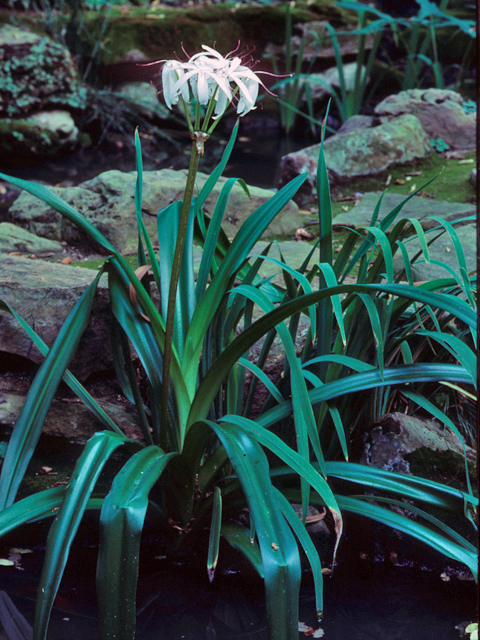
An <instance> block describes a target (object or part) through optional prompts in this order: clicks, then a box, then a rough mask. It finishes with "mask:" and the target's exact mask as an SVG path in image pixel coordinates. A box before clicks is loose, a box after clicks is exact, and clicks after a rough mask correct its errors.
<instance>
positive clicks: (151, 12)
mask: <svg viewBox="0 0 480 640" xmlns="http://www.w3.org/2000/svg"><path fill="white" fill-rule="evenodd" d="M285 11H286V3H281V4H279V5H273V6H272V5H266V6H260V5H257V6H252V5H248V4H246V5H242V6H237V5H235V4H234V3H222V4H221V5H211V6H205V7H198V8H193V9H190V8H188V9H171V8H169V7H165V6H140V7H134V6H131V5H124V6H122V7H120V6H114V7H112V10H111V13H110V19H109V24H108V27H107V30H106V32H105V33H104V34H103V35H102V43H103V45H102V47H101V50H100V52H99V56H100V61H101V63H103V64H105V65H111V64H116V63H117V62H120V61H122V60H123V58H124V57H125V55H126V54H127V53H128V52H129V51H131V50H133V49H139V50H141V51H142V53H143V54H145V56H146V58H148V59H150V60H162V59H170V58H171V57H172V56H173V55H174V53H175V52H177V53H178V54H180V53H181V47H182V46H183V48H184V49H185V50H186V51H187V52H188V53H193V52H195V51H196V50H197V49H199V48H200V47H201V45H202V44H207V45H213V44H215V46H216V48H217V49H218V50H219V51H221V52H222V53H226V52H228V51H231V50H232V49H234V48H235V47H236V45H237V43H238V42H240V43H241V45H242V47H249V48H253V49H254V57H255V58H261V55H262V53H263V50H264V48H265V45H266V44H267V43H268V42H273V43H276V44H283V43H284V41H285ZM346 15H347V14H346V12H345V11H344V10H342V9H339V8H338V7H336V6H335V2H334V0H316V1H315V2H313V3H311V4H308V3H307V2H302V3H298V4H297V5H296V6H295V7H294V8H293V9H292V22H293V23H294V24H295V23H304V22H309V21H311V20H318V19H325V20H328V21H329V22H331V24H333V25H334V26H340V25H344V24H346V22H347V21H346V18H345V16H346ZM82 17H83V19H84V21H85V31H86V32H89V33H92V34H95V33H98V32H99V29H100V25H101V24H102V22H103V21H104V19H105V16H104V15H103V14H99V13H98V12H94V11H90V12H85V13H84V14H83V16H82ZM19 20H20V21H21V23H22V24H24V25H25V26H26V27H28V28H30V29H32V30H34V31H38V30H39V31H40V32H41V31H42V30H43V29H44V20H43V17H42V14H40V13H38V14H30V15H28V16H27V15H19ZM68 20H69V15H68V13H64V14H63V15H61V16H58V17H57V24H56V29H58V30H60V29H61V28H62V26H63V27H66V25H67V23H68ZM0 24H1V21H0ZM78 37H79V38H81V35H80V34H79V35H78Z"/></svg>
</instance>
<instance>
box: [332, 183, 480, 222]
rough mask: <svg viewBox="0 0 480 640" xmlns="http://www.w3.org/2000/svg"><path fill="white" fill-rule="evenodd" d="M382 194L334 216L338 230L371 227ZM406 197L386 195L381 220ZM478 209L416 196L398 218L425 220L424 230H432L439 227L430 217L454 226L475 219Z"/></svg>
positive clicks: (365, 198) (370, 195) (373, 194)
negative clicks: (461, 219)
mask: <svg viewBox="0 0 480 640" xmlns="http://www.w3.org/2000/svg"><path fill="white" fill-rule="evenodd" d="M381 195H382V193H381V192H380V191H372V192H370V193H365V194H364V196H363V197H362V199H361V200H360V202H359V204H357V206H356V207H353V208H352V209H350V211H348V212H347V213H341V214H339V215H338V216H335V219H334V221H333V224H334V225H335V226H339V225H342V226H346V227H350V228H352V229H358V228H360V227H362V228H365V227H368V226H370V224H371V221H372V216H373V212H374V210H375V206H376V204H377V202H378V201H379V199H380V196H381ZM404 200H405V196H402V195H399V194H396V193H386V194H385V195H384V197H383V200H382V205H381V208H380V213H379V216H378V220H383V218H384V217H385V216H387V215H388V214H389V213H390V211H392V210H393V209H394V208H395V207H397V206H398V205H399V204H401V203H402V202H403V201H404ZM475 213H476V209H475V205H473V204H469V203H461V202H444V201H438V200H435V199H433V198H425V197H421V196H413V198H411V199H410V200H409V201H408V202H407V203H406V204H405V205H404V206H403V207H402V210H401V211H400V213H399V214H398V217H397V220H400V219H401V218H415V219H416V220H422V227H423V228H424V229H431V228H433V227H436V226H437V223H436V222H435V220H425V218H427V217H428V216H438V217H439V218H442V219H443V220H446V221H447V222H455V221H456V220H459V219H460V218H464V217H467V216H471V215H475Z"/></svg>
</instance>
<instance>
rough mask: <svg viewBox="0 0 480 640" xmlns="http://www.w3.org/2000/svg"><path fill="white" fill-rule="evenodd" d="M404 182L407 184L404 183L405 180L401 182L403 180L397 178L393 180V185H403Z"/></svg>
mask: <svg viewBox="0 0 480 640" xmlns="http://www.w3.org/2000/svg"><path fill="white" fill-rule="evenodd" d="M406 182H407V181H406V180H403V178H397V179H396V180H395V184H405V183H406Z"/></svg>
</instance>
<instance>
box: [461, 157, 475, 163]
mask: <svg viewBox="0 0 480 640" xmlns="http://www.w3.org/2000/svg"><path fill="white" fill-rule="evenodd" d="M474 162H475V161H474V159H473V158H469V159H468V160H460V162H459V163H458V164H473V163H474Z"/></svg>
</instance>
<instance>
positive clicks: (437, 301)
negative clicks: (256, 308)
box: [188, 284, 476, 424]
mask: <svg viewBox="0 0 480 640" xmlns="http://www.w3.org/2000/svg"><path fill="white" fill-rule="evenodd" d="M357 292H358V293H373V292H382V293H388V294H392V295H396V296H399V297H401V298H403V299H405V300H412V301H418V302H421V303H423V304H431V305H432V306H434V307H435V306H436V307H438V308H439V309H443V310H445V311H448V312H449V313H452V314H453V315H455V316H456V317H458V318H459V319H461V320H463V321H464V322H465V323H466V324H468V325H469V326H472V327H476V316H475V312H474V311H473V310H472V309H471V308H470V307H469V306H468V305H467V304H466V303H465V302H464V301H463V300H457V299H456V298H455V299H453V300H452V296H448V295H445V294H440V293H434V292H431V291H428V290H427V289H425V288H422V287H412V286H409V285H396V284H393V285H388V284H375V285H339V286H338V287H332V288H329V289H327V290H322V291H318V292H316V293H311V294H308V295H304V296H299V297H298V298H295V299H294V300H291V301H289V302H286V303H284V304H283V305H281V306H280V307H279V308H277V309H275V311H270V312H269V313H267V314H266V315H265V316H263V317H262V318H260V319H259V320H257V321H256V322H254V323H253V324H252V325H251V326H250V327H248V328H247V329H245V331H243V332H242V333H241V334H240V335H239V336H237V337H236V338H235V340H233V342H232V343H231V344H230V345H229V346H228V347H227V348H226V349H225V350H224V351H223V353H222V354H221V355H220V356H219V357H218V358H217V360H216V361H215V362H214V364H213V365H212V367H211V368H210V370H209V371H208V373H207V374H206V375H205V377H204V378H203V380H202V382H201V383H200V386H199V388H198V390H197V393H196V395H195V398H194V400H193V402H192V406H191V409H190V414H189V418H188V423H189V424H193V423H194V422H197V420H202V419H203V418H205V417H206V415H207V412H208V410H209V409H210V406H211V403H212V402H213V399H214V397H215V395H216V394H217V393H218V390H219V388H220V385H221V384H222V382H223V380H224V379H225V377H226V375H227V374H228V372H229V370H230V368H231V367H232V366H233V365H234V363H235V362H237V360H238V358H240V357H242V356H243V355H244V353H246V352H247V351H248V349H249V348H250V347H251V346H253V345H254V344H255V342H257V341H258V340H259V339H260V338H262V337H263V336H264V335H265V334H266V333H268V331H270V330H271V329H272V328H274V327H275V326H276V325H278V324H279V323H280V322H282V321H283V320H285V319H286V318H288V317H290V316H292V315H294V314H295V313H298V312H299V311H301V310H302V309H305V308H307V307H308V306H310V305H312V304H315V303H317V302H319V301H321V300H323V299H326V298H328V297H330V296H333V295H336V294H342V293H357ZM197 309H198V307H197ZM413 371H414V370H412V373H413ZM432 373H433V372H432V371H430V372H429V376H431V375H432ZM405 381H406V382H408V380H405Z"/></svg>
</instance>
